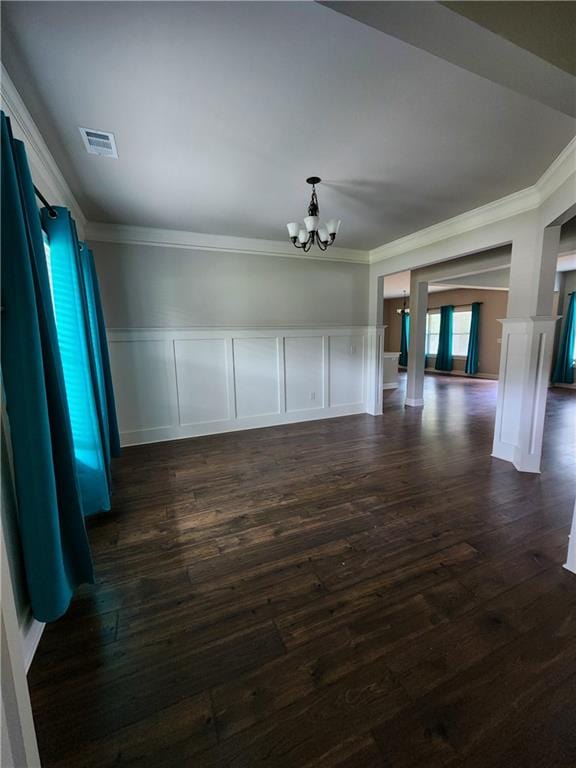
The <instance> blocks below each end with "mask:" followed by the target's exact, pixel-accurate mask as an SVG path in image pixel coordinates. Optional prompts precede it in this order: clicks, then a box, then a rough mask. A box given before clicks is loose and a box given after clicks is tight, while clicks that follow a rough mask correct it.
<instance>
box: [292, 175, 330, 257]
mask: <svg viewBox="0 0 576 768" xmlns="http://www.w3.org/2000/svg"><path fill="white" fill-rule="evenodd" d="M321 181H322V179H321V178H320V177H319V176H310V177H309V178H308V179H306V182H307V183H308V184H312V197H311V198H310V205H309V206H308V216H306V218H305V219H304V226H305V227H306V229H304V228H303V227H302V225H301V224H299V223H298V222H295V221H293V222H291V223H290V224H287V225H286V226H287V227H288V234H289V235H290V240H291V241H292V245H294V246H295V247H296V248H299V249H300V250H302V251H304V252H305V253H308V251H309V250H310V248H312V246H313V245H314V244H316V245H317V246H318V248H320V250H321V251H325V250H326V248H328V246H329V245H333V244H334V240H335V239H336V235H337V234H338V230H339V229H340V219H330V220H329V221H327V222H326V224H324V225H323V226H320V216H319V213H320V209H319V207H318V196H317V194H316V184H320V182H321Z"/></svg>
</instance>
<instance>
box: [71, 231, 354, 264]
mask: <svg viewBox="0 0 576 768" xmlns="http://www.w3.org/2000/svg"><path fill="white" fill-rule="evenodd" d="M86 239H87V240H92V241H94V242H100V243H122V244H128V245H152V246H157V247H160V248H184V249H186V250H196V251H216V252H220V253H236V254H240V255H246V254H256V255H259V256H280V257H282V258H291V259H306V260H309V259H315V260H318V261H347V262H352V263H355V264H368V263H369V252H368V251H356V250H352V249H349V248H336V247H332V248H330V249H329V250H328V251H325V252H324V251H317V250H314V251H309V252H308V253H306V254H305V253H302V251H299V250H298V249H296V248H294V246H293V245H292V244H291V243H285V242H281V241H276V240H259V239H257V238H248V237H230V236H228V235H207V234H203V233H201V232H189V231H187V230H176V229H159V228H156V227H137V226H130V225H126V224H101V223H96V222H88V224H87V225H86Z"/></svg>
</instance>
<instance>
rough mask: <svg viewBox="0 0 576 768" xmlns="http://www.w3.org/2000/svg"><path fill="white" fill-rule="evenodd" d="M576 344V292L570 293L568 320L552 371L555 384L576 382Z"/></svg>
mask: <svg viewBox="0 0 576 768" xmlns="http://www.w3.org/2000/svg"><path fill="white" fill-rule="evenodd" d="M575 344H576V293H572V294H571V295H570V301H569V302H568V311H567V312H566V320H565V321H564V328H563V329H562V336H561V338H560V344H559V346H558V352H557V354H556V362H555V364H554V369H553V371H552V383H553V384H573V383H574V360H573V356H574V350H575Z"/></svg>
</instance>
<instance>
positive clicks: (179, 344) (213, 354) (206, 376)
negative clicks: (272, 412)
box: [174, 339, 230, 426]
mask: <svg viewBox="0 0 576 768" xmlns="http://www.w3.org/2000/svg"><path fill="white" fill-rule="evenodd" d="M174 351H175V355H176V376H177V381H178V408H179V417H180V424H181V425H182V426H184V425H187V424H202V423H204V422H209V421H221V420H224V419H229V418H230V412H229V407H228V385H227V366H226V342H225V341H224V339H176V340H175V341H174Z"/></svg>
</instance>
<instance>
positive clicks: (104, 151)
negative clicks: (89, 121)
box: [79, 128, 118, 158]
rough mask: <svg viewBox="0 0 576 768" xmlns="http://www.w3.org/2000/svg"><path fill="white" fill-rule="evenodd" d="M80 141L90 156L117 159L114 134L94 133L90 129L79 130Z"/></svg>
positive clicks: (105, 132)
mask: <svg viewBox="0 0 576 768" xmlns="http://www.w3.org/2000/svg"><path fill="white" fill-rule="evenodd" d="M79 130H80V133H81V134H82V141H83V142H84V146H85V147H86V151H87V152H88V154H90V155H103V156H104V157H115V158H117V157H118V150H117V149H116V141H115V140H114V134H113V133H108V132H107V131H95V130H93V129H92V128H80V129H79Z"/></svg>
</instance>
